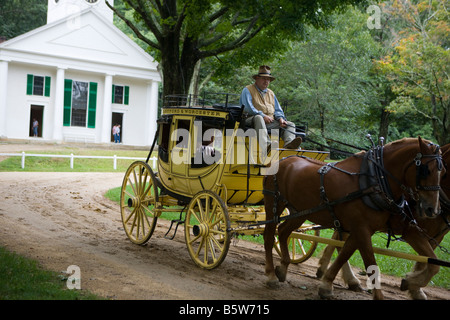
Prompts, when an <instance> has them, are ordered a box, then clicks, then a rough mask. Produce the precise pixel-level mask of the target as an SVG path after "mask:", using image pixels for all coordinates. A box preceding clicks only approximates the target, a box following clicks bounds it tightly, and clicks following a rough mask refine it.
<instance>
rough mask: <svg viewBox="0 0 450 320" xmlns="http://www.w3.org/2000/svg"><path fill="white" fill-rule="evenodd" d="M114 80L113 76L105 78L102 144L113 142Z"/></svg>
mask: <svg viewBox="0 0 450 320" xmlns="http://www.w3.org/2000/svg"><path fill="white" fill-rule="evenodd" d="M112 78H113V76H112V75H110V74H107V75H106V76H105V88H104V91H103V117H102V127H101V131H102V137H101V139H102V140H101V142H102V143H108V142H111V130H112V128H111V121H112V106H111V104H112V101H111V99H112V98H111V97H112Z"/></svg>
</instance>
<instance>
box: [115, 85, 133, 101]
mask: <svg viewBox="0 0 450 320" xmlns="http://www.w3.org/2000/svg"><path fill="white" fill-rule="evenodd" d="M129 100H130V87H129V86H118V85H115V84H113V86H112V103H116V104H124V105H128V104H129Z"/></svg>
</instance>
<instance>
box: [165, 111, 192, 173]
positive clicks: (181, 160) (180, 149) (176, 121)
mask: <svg viewBox="0 0 450 320" xmlns="http://www.w3.org/2000/svg"><path fill="white" fill-rule="evenodd" d="M191 120H192V118H191V117H174V118H173V121H172V125H173V127H172V128H173V130H172V132H171V137H170V142H169V150H170V154H169V162H170V163H171V166H172V167H171V172H172V173H173V174H174V175H181V176H184V177H185V176H186V175H187V170H188V166H189V164H190V158H191V156H190V154H191V152H190V144H191V132H192V131H191V122H192V121H191Z"/></svg>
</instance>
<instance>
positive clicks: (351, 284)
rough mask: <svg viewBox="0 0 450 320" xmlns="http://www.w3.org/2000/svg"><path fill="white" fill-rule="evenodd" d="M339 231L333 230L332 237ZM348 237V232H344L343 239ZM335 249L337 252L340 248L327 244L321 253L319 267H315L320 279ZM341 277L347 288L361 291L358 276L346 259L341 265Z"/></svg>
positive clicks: (337, 234) (336, 237)
mask: <svg viewBox="0 0 450 320" xmlns="http://www.w3.org/2000/svg"><path fill="white" fill-rule="evenodd" d="M338 236H339V233H338V232H337V231H335V232H334V233H333V236H332V237H331V238H332V239H338ZM347 237H348V234H344V239H345V238H347ZM334 249H336V250H337V251H338V252H339V251H340V250H341V249H340V248H337V247H334V246H332V245H328V246H327V247H326V248H325V250H324V251H323V253H322V257H321V258H320V260H319V268H318V269H317V272H316V276H317V277H318V278H319V279H320V278H322V276H323V275H324V274H325V272H326V271H327V268H328V265H329V264H330V261H331V256H332V255H333V251H334ZM341 270H342V278H343V279H344V281H345V283H346V284H347V285H348V288H349V289H350V290H352V291H355V292H362V291H363V288H362V287H361V283H360V282H359V280H358V278H356V277H355V274H354V273H353V271H352V268H351V266H350V263H349V262H348V261H347V262H345V263H344V265H343V266H342V269H341Z"/></svg>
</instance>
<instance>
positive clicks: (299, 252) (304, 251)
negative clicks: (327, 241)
mask: <svg viewBox="0 0 450 320" xmlns="http://www.w3.org/2000/svg"><path fill="white" fill-rule="evenodd" d="M310 227H312V225H309V224H303V225H302V226H301V228H300V231H301V232H307V233H309V234H314V235H315V236H320V230H308V231H302V229H306V230H307V229H308V228H310ZM317 244H318V243H317V241H308V240H303V239H298V238H296V237H295V236H293V235H291V236H289V238H288V248H289V257H290V258H291V263H301V262H304V261H306V260H308V259H309V258H310V257H311V256H312V255H313V253H314V251H315V250H316V248H317ZM274 247H275V250H276V251H277V253H278V255H280V256H281V249H280V243H279V240H278V236H275V243H274Z"/></svg>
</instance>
